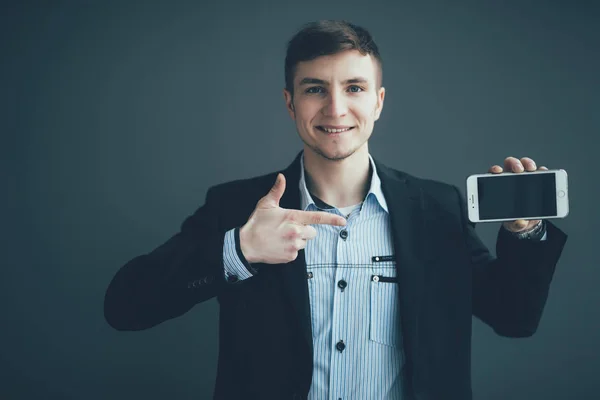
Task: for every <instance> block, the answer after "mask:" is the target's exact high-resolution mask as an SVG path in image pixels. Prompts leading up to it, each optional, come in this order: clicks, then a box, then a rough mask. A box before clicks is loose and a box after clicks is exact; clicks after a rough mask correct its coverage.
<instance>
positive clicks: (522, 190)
mask: <svg viewBox="0 0 600 400" xmlns="http://www.w3.org/2000/svg"><path fill="white" fill-rule="evenodd" d="M568 198H569V197H568V180H567V172H566V171H565V170H562V169H558V170H548V168H546V167H540V168H537V166H536V164H535V161H533V160H532V159H531V158H529V157H523V158H521V159H520V160H519V159H517V158H515V157H507V158H506V159H505V160H504V168H502V167H500V166H499V165H494V166H492V167H491V168H490V169H489V173H487V174H477V175H471V176H469V177H468V178H467V202H468V206H469V207H468V209H469V220H470V221H472V222H496V221H502V222H503V223H504V227H505V228H506V229H508V230H510V231H513V232H521V231H526V230H529V229H531V228H533V227H534V226H535V225H537V223H538V222H539V220H541V219H549V218H564V217H566V216H567V215H568V213H569V200H568Z"/></svg>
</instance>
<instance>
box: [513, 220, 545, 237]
mask: <svg viewBox="0 0 600 400" xmlns="http://www.w3.org/2000/svg"><path fill="white" fill-rule="evenodd" d="M545 232H546V224H545V223H544V221H543V220H540V222H538V224H537V225H535V226H534V227H533V228H531V229H529V230H526V231H522V232H511V233H512V235H513V236H514V237H516V238H517V239H537V240H539V239H541V238H542V236H544V233H545Z"/></svg>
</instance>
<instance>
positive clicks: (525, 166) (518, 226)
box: [488, 157, 548, 232]
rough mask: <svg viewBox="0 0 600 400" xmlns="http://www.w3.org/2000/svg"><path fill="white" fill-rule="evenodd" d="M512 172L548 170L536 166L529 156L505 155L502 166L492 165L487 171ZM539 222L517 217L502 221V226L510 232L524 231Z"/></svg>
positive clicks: (495, 172) (497, 172) (494, 172)
mask: <svg viewBox="0 0 600 400" xmlns="http://www.w3.org/2000/svg"><path fill="white" fill-rule="evenodd" d="M505 170H506V171H507V172H513V173H515V174H520V173H522V172H524V171H527V172H533V171H537V170H541V171H548V168H546V167H539V168H538V167H537V166H536V164H535V161H533V160H532V159H531V158H529V157H523V158H521V159H520V160H519V159H518V158H515V157H506V159H505V160H504V168H502V167H501V166H499V165H494V166H492V167H491V168H490V169H489V171H488V172H491V173H492V174H501V173H502V172H504V171H505ZM539 222H540V220H539V219H536V220H524V219H518V220H516V221H506V222H503V223H502V225H504V228H506V229H508V230H509V231H511V232H524V231H528V230H530V229H533V227H534V226H536V225H537V224H538V223H539Z"/></svg>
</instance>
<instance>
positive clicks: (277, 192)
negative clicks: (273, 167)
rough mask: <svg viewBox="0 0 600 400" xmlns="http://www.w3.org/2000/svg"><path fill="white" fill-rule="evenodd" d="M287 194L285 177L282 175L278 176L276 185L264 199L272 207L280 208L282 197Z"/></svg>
mask: <svg viewBox="0 0 600 400" xmlns="http://www.w3.org/2000/svg"><path fill="white" fill-rule="evenodd" d="M284 192H285V176H284V175H283V174H281V173H279V174H277V179H275V184H273V187H272V188H271V190H269V193H267V195H266V196H265V197H264V198H265V199H266V200H267V202H268V203H269V205H271V206H276V207H278V206H279V200H281V196H283V193H284Z"/></svg>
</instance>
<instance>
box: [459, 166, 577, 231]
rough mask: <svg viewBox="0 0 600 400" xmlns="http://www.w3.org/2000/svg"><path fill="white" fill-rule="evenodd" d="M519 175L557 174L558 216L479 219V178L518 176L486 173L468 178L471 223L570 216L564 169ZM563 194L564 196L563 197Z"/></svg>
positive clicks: (510, 173)
mask: <svg viewBox="0 0 600 400" xmlns="http://www.w3.org/2000/svg"><path fill="white" fill-rule="evenodd" d="M519 174H555V182H556V190H555V194H556V215H551V216H537V217H526V218H525V217H519V216H516V217H514V218H502V219H484V220H481V219H479V199H478V196H477V193H478V191H477V178H479V177H492V178H494V177H499V176H506V175H518V174H517V173H514V172H502V173H500V174H493V173H486V174H474V175H470V176H469V177H467V208H468V210H469V221H471V222H503V221H514V220H517V219H524V220H535V219H552V218H565V217H566V216H567V215H569V185H568V175H567V171H565V170H564V169H551V170H547V171H544V170H537V171H531V172H520V173H519ZM561 192H562V193H563V195H561Z"/></svg>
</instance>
